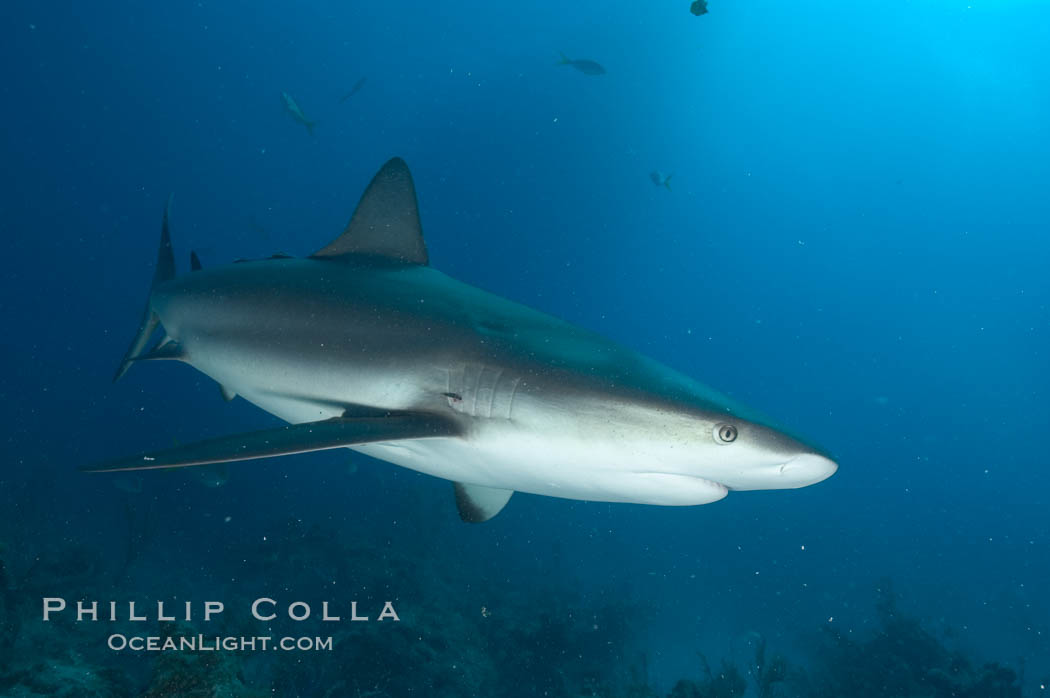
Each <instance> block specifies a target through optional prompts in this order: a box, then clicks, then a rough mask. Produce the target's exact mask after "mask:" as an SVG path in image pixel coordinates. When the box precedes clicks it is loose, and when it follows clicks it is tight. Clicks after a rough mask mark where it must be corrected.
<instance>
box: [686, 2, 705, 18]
mask: <svg viewBox="0 0 1050 698" xmlns="http://www.w3.org/2000/svg"><path fill="white" fill-rule="evenodd" d="M689 11H690V12H692V13H693V14H694V15H696V16H697V17H699V16H700V15H706V14H707V0H696V2H694V3H693V4H692V5H690V6H689Z"/></svg>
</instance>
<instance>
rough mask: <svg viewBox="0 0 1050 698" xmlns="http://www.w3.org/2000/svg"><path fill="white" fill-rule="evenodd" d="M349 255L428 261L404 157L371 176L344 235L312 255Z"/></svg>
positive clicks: (410, 261)
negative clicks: (370, 180)
mask: <svg viewBox="0 0 1050 698" xmlns="http://www.w3.org/2000/svg"><path fill="white" fill-rule="evenodd" d="M346 255H364V256H370V257H383V258H387V259H390V260H393V261H398V262H402V263H405V264H422V265H425V264H427V263H428V257H427V247H426V245H425V244H424V243H423V229H422V227H421V226H420V223H419V205H418V203H417V202H416V188H415V185H414V184H412V175H411V173H410V172H409V171H408V165H406V164H405V161H404V160H402V159H401V158H392V159H391V160H389V161H388V162H387V163H386V164H385V165H383V167H382V169H380V170H379V172H378V173H376V176H375V177H373V178H372V183H371V184H369V185H368V189H366V190H365V193H364V195H363V196H362V197H361V201H360V202H358V204H357V209H356V210H355V211H354V215H353V217H352V218H351V219H350V223H349V224H348V225H347V226H346V229H345V230H344V231H343V234H342V235H340V236H339V237H337V238H336V239H335V240H332V241H331V242H330V243H328V244H327V245H326V246H324V247H322V248H321V249H320V250H318V251H317V252H314V253H313V255H311V256H312V257H314V258H320V259H326V258H334V259H338V258H340V257H343V256H346Z"/></svg>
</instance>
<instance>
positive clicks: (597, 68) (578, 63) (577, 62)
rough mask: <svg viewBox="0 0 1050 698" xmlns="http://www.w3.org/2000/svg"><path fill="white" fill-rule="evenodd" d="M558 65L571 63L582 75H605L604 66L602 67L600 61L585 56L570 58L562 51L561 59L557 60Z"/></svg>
mask: <svg viewBox="0 0 1050 698" xmlns="http://www.w3.org/2000/svg"><path fill="white" fill-rule="evenodd" d="M558 65H571V66H572V67H573V68H575V69H576V70H578V71H580V72H581V73H583V74H584V75H605V68H603V67H602V64H601V63H599V62H597V61H592V60H589V59H587V58H576V59H572V58H569V57H568V56H566V55H565V54H564V53H563V54H561V60H560V61H558Z"/></svg>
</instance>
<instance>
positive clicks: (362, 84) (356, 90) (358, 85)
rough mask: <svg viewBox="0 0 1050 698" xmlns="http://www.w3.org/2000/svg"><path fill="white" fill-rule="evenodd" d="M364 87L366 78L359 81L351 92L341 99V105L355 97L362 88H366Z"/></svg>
mask: <svg viewBox="0 0 1050 698" xmlns="http://www.w3.org/2000/svg"><path fill="white" fill-rule="evenodd" d="M364 86H365V78H361V79H360V80H358V81H357V82H355V83H354V86H353V87H351V88H350V91H349V92H347V93H346V94H345V95H343V96H342V97H341V98H340V99H339V103H340V104H342V103H343V102H345V101H346V100H348V99H350V98H351V97H353V96H354V95H356V94H357V93H358V92H360V91H361V88H362V87H364Z"/></svg>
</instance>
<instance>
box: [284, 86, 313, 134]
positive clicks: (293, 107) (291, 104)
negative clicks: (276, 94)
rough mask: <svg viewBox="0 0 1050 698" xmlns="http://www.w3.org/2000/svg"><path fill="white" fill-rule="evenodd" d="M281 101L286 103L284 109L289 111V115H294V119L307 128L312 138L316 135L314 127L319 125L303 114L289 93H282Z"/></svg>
mask: <svg viewBox="0 0 1050 698" xmlns="http://www.w3.org/2000/svg"><path fill="white" fill-rule="evenodd" d="M281 101H282V102H284V108H285V109H287V110H288V113H289V114H291V115H292V118H293V119H295V120H296V121H298V122H299V123H300V124H302V125H303V126H305V127H306V130H307V131H309V132H310V135H311V136H312V135H314V126H316V125H317V122H316V121H310V120H309V119H307V118H306V114H304V113H303V110H302V109H301V108H300V107H299V105H298V104H297V103H296V101H295V100H294V99H293V98H292V96H291V95H290V94H288V93H287V92H282V93H281Z"/></svg>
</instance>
